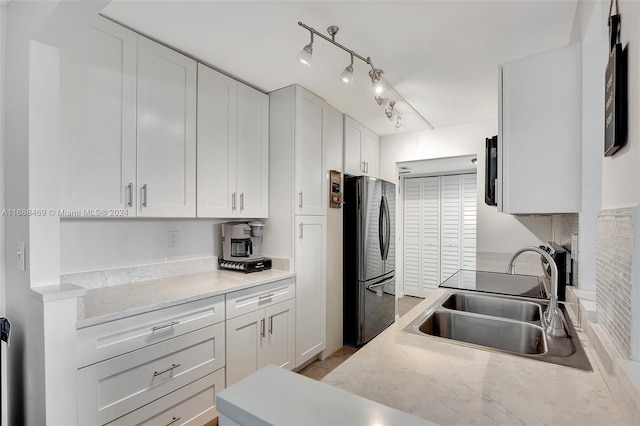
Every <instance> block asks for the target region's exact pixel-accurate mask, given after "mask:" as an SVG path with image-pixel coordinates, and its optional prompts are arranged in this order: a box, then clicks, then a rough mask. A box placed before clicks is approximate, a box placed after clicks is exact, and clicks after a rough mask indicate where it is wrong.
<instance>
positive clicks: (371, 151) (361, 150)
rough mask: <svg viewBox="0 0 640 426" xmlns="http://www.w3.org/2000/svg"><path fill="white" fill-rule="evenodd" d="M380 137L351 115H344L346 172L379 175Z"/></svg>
mask: <svg viewBox="0 0 640 426" xmlns="http://www.w3.org/2000/svg"><path fill="white" fill-rule="evenodd" d="M379 144H380V141H379V137H378V135H376V134H375V133H373V132H372V131H371V130H369V129H367V128H366V127H364V126H363V125H362V124H360V123H358V122H357V121H355V120H354V119H353V118H351V117H349V116H345V117H344V172H345V173H348V174H350V175H368V176H373V177H377V176H378V161H379V160H378V150H379Z"/></svg>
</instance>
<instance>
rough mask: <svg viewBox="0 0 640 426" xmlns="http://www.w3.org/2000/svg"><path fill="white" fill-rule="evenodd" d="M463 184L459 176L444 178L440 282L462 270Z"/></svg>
mask: <svg viewBox="0 0 640 426" xmlns="http://www.w3.org/2000/svg"><path fill="white" fill-rule="evenodd" d="M461 187H462V185H461V182H460V177H459V176H456V175H454V176H442V191H441V199H442V208H441V219H442V224H441V230H442V240H441V250H440V254H441V256H442V258H441V267H442V268H441V273H440V282H442V281H445V280H446V279H447V278H449V277H450V276H451V275H453V274H454V273H455V272H456V271H457V270H458V269H460V264H461V262H460V260H461V253H460V248H461V245H462V244H461V240H462V226H461V220H460V216H461V211H462V202H461V199H460V192H461V189H462V188H461Z"/></svg>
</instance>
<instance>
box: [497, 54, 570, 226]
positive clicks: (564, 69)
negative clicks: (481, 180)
mask: <svg viewBox="0 0 640 426" xmlns="http://www.w3.org/2000/svg"><path fill="white" fill-rule="evenodd" d="M581 52H582V50H581V45H580V44H574V45H570V46H567V47H563V48H561V49H555V50H552V51H549V52H543V53H541V54H538V55H534V56H530V57H526V58H522V59H518V60H514V61H510V62H507V63H505V64H503V65H502V67H501V71H500V72H501V74H500V78H501V80H500V83H501V84H500V85H499V87H500V96H499V99H498V101H499V102H498V105H499V114H498V120H499V122H498V161H499V162H500V163H501V167H500V166H499V167H498V186H497V188H496V190H497V195H498V210H499V211H503V212H505V213H512V214H517V213H523V214H527V213H575V212H579V211H580V210H581V207H582V205H581V204H582V199H581V194H582V158H581V155H580V153H581V149H582V118H581V113H582V104H581V102H582V95H581V93H582V82H581V79H580V77H579V76H580V74H581V66H582V57H581V55H582V53H581ZM541 170H544V178H539V176H540V175H541Z"/></svg>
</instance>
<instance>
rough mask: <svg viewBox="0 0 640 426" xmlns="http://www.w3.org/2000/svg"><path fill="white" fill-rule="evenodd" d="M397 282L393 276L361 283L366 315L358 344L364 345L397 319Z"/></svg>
mask: <svg viewBox="0 0 640 426" xmlns="http://www.w3.org/2000/svg"><path fill="white" fill-rule="evenodd" d="M395 283H396V279H395V277H391V278H388V279H385V280H383V281H381V282H377V283H375V284H370V283H361V284H360V285H361V295H362V302H361V303H363V305H364V309H363V314H364V317H363V318H362V328H361V330H362V331H361V334H360V339H359V341H358V342H357V344H358V345H363V344H365V343H367V342H368V341H369V340H371V339H373V338H374V337H376V336H377V335H378V334H380V333H382V332H383V331H384V330H385V329H386V328H387V327H389V325H391V324H392V323H393V321H394V320H395V316H396V297H395V295H394V293H395V285H396V284H395Z"/></svg>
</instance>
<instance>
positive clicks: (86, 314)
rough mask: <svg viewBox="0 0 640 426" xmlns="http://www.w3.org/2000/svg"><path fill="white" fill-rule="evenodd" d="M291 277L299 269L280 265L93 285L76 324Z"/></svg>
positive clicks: (125, 314) (93, 321) (140, 311)
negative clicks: (246, 270) (242, 270)
mask: <svg viewBox="0 0 640 426" xmlns="http://www.w3.org/2000/svg"><path fill="white" fill-rule="evenodd" d="M291 277H295V273H292V272H289V271H280V270H276V269H270V270H267V271H261V272H255V273H250V274H243V273H239V272H234V271H225V270H215V271H210V272H200V273H195V274H188V275H178V276H173V277H167V278H161V279H155V280H149V281H145V282H137V283H131V284H122V285H116V286H111V287H104V288H96V289H89V290H87V293H86V295H85V296H84V297H82V298H80V299H79V309H78V311H79V312H78V321H77V323H76V327H77V328H83V327H89V326H91V325H96V324H100V323H103V322H107V321H113V320H115V319H119V318H124V317H127V316H131V315H137V314H141V313H144V312H149V311H153V310H156V309H162V308H166V307H168V306H173V305H179V304H182V303H187V302H191V301H194V300H198V299H204V298H205V297H212V296H217V295H221V294H225V293H229V292H232V291H236V290H242V289H245V288H249V287H254V286H257V285H260V284H266V283H269V282H273V281H278V280H283V279H286V278H291Z"/></svg>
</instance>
